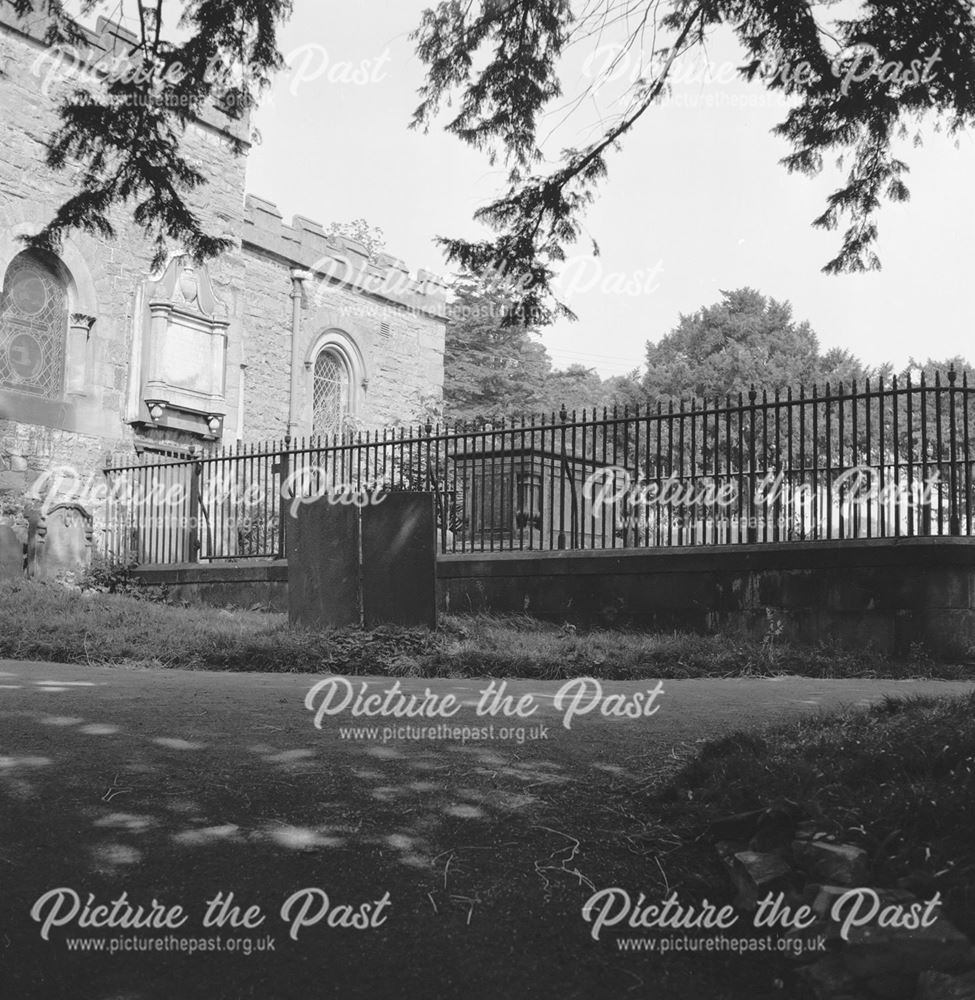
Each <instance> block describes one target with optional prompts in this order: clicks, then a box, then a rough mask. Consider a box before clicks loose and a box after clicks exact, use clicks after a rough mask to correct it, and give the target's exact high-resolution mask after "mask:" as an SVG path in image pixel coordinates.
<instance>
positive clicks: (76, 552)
mask: <svg viewBox="0 0 975 1000" xmlns="http://www.w3.org/2000/svg"><path fill="white" fill-rule="evenodd" d="M29 523H30V528H29V533H28V536H27V574H28V576H30V577H31V578H32V579H34V580H56V579H58V578H59V577H63V576H65V575H67V574H79V573H83V572H84V571H85V569H87V567H88V565H89V563H90V561H91V536H92V520H91V517H89V515H88V512H87V511H86V510H85V509H84V507H81V506H80V505H78V504H72V503H63V504H57V505H56V506H54V507H52V508H51V509H50V510H49V511H48V512H47V513H46V514H33V515H31V516H30V519H29Z"/></svg>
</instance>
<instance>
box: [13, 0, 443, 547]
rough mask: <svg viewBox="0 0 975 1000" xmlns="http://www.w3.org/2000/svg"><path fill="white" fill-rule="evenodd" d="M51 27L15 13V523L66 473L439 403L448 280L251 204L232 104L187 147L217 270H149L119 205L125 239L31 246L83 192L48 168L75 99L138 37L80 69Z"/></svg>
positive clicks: (86, 55) (185, 261)
mask: <svg viewBox="0 0 975 1000" xmlns="http://www.w3.org/2000/svg"><path fill="white" fill-rule="evenodd" d="M43 33H44V32H43V23H42V22H40V21H34V22H24V21H19V20H17V18H16V16H15V15H14V13H13V10H12V7H11V6H10V4H9V3H7V2H6V0H0V278H2V297H0V523H3V524H6V525H8V526H12V527H13V528H14V529H15V530H17V531H18V532H20V531H22V530H24V527H25V525H26V520H25V517H24V513H25V509H24V505H25V496H26V495H27V493H28V491H29V489H30V486H31V484H32V483H33V482H34V481H35V480H36V479H37V477H38V476H39V475H41V474H42V473H44V472H45V470H49V469H51V468H52V467H55V466H70V467H72V468H74V469H76V470H77V471H78V473H79V475H82V476H97V475H98V474H99V472H100V470H101V469H104V468H105V467H106V466H107V465H108V464H111V463H118V462H125V461H127V460H129V459H132V458H135V457H136V456H139V455H141V456H144V457H145V458H147V459H151V458H152V457H153V456H159V457H178V456H184V455H189V454H193V453H200V452H201V451H202V452H206V451H210V450H213V449H218V448H221V447H225V446H230V445H236V444H241V443H243V444H247V443H256V442H266V441H271V440H280V439H283V438H285V437H286V436H290V437H291V438H293V439H294V438H299V437H304V436H307V435H314V434H322V435H325V434H332V433H335V432H338V431H342V430H343V429H345V428H350V429H362V428H366V429H368V428H378V427H385V426H389V425H395V424H401V423H404V422H411V421H414V420H417V419H420V418H422V417H423V416H424V415H425V414H426V413H428V412H429V410H430V407H431V406H435V405H436V403H437V401H438V400H439V397H440V394H441V391H442V385H443V351H444V333H445V325H446V321H445V308H446V307H445V295H446V288H445V286H444V284H443V282H442V281H441V280H440V279H439V278H438V277H436V276H435V275H433V274H431V273H428V272H425V271H419V272H418V273H417V274H416V275H411V274H410V273H409V271H408V270H407V268H406V266H405V265H404V264H403V262H402V261H400V260H397V259H396V258H394V257H392V256H389V255H381V256H378V257H375V258H370V255H369V254H368V252H367V250H366V248H365V247H364V246H363V245H361V244H359V243H357V242H356V241H354V240H350V239H345V238H342V237H329V236H327V235H326V232H325V230H324V228H323V227H322V226H321V225H319V224H318V223H316V222H312V221H311V220H309V219H306V218H303V217H300V216H296V217H295V218H294V219H292V221H291V222H290V223H287V222H285V221H284V219H283V218H282V216H281V213H280V212H279V211H278V210H277V208H276V207H275V206H274V205H273V204H272V203H270V202H268V201H265V200H264V199H261V198H258V197H254V196H252V195H247V194H246V193H245V183H246V168H247V157H246V155H244V156H235V155H233V153H232V151H231V139H232V138H233V137H235V136H236V137H237V138H240V139H243V140H245V142H246V140H247V139H248V137H249V133H247V132H246V131H241V130H242V129H246V126H244V125H242V123H240V122H237V121H235V120H233V119H232V118H229V117H228V116H226V115H225V114H223V113H222V112H221V111H220V110H218V109H217V108H208V109H207V112H206V113H205V114H204V115H203V116H201V118H200V119H199V120H196V121H195V122H194V123H193V124H192V125H191V126H190V128H189V129H188V130H187V133H186V136H185V147H184V148H185V150H186V153H187V155H188V159H189V160H190V161H191V162H193V163H194V164H195V165H196V166H197V167H198V168H199V169H200V170H201V172H202V173H203V174H204V175H205V176H206V177H207V178H208V179H209V183H208V184H207V185H206V186H205V187H202V188H200V189H199V190H198V191H197V192H194V194H193V195H192V196H191V198H190V203H191V205H192V207H193V208H194V210H195V211H197V212H198V213H199V215H200V217H201V218H202V219H203V220H204V221H205V223H206V225H207V228H208V231H209V232H211V233H213V234H214V235H225V236H227V237H228V238H229V239H230V240H231V241H232V249H231V250H230V251H229V252H228V253H225V254H224V255H222V256H221V257H220V258H218V259H215V260H212V261H209V262H207V263H206V264H205V265H198V264H196V263H194V261H193V260H191V259H190V258H189V257H188V256H186V255H185V254H179V253H175V254H173V255H172V256H171V257H170V259H169V260H168V262H167V264H166V266H165V267H164V268H163V269H162V270H161V271H159V272H157V273H153V272H152V270H151V268H150V262H151V259H152V252H151V247H150V245H149V243H148V241H147V240H146V239H145V238H144V236H143V234H142V232H141V231H140V230H139V229H138V227H137V226H136V225H135V224H134V223H133V222H132V220H131V216H130V214H127V212H126V211H125V210H122V209H119V210H118V211H116V212H115V213H114V215H113V225H114V227H115V230H116V237H115V238H114V239H112V240H105V239H101V238H98V237H96V236H91V235H88V234H85V233H72V234H70V235H69V238H67V239H66V240H65V241H64V243H63V247H62V249H61V251H60V253H59V254H58V255H57V256H53V255H47V254H42V253H37V252H34V251H31V250H27V249H25V246H24V244H23V241H22V239H21V238H22V237H24V236H29V235H31V234H34V233H36V232H38V231H39V230H40V229H41V227H42V226H43V225H44V224H45V223H46V222H48V221H49V220H50V218H51V217H52V216H53V214H54V211H55V210H56V208H57V207H58V205H60V204H61V203H62V202H63V201H64V200H65V199H66V198H67V197H68V196H69V195H70V194H71V193H72V192H73V189H72V183H73V178H74V177H75V176H76V171H75V170H72V169H71V168H70V167H69V168H68V169H66V170H63V171H60V172H53V171H51V170H49V169H48V168H47V167H46V166H45V152H46V147H45V143H46V141H47V140H48V138H49V136H50V135H51V133H52V132H53V131H54V128H55V126H56V123H57V115H56V108H57V104H58V101H59V99H60V97H61V96H62V95H63V94H64V93H65V92H67V91H69V90H70V89H72V88H76V87H78V86H83V85H85V82H86V81H91V82H94V81H95V80H97V76H98V73H99V72H100V70H99V69H98V68H97V67H98V66H99V65H106V64H107V63H109V62H110V60H111V59H112V58H113V56H114V55H116V54H118V53H126V52H128V51H130V50H131V48H132V46H133V45H134V43H135V38H134V36H133V35H131V34H130V33H129V32H127V31H126V30H125V29H124V28H122V27H120V26H118V25H116V24H114V23H112V22H110V21H107V20H105V19H99V21H98V23H97V26H96V28H95V29H94V30H92V31H90V32H89V33H88V35H89V46H90V48H89V50H88V51H83V52H77V53H75V58H67V57H66V55H65V53H64V52H52V51H51V50H49V49H48V48H47V46H46V45H45V43H44V41H43ZM93 68H94V69H93ZM327 210H328V211H329V212H330V213H331V214H333V215H334V216H338V217H343V216H347V215H349V214H350V213H349V212H348V211H345V210H344V209H343V206H342V205H341V203H340V202H335V203H332V204H329V205H328V206H327ZM89 513H90V512H89ZM7 530H8V532H9V530H10V529H9V527H8V529H7Z"/></svg>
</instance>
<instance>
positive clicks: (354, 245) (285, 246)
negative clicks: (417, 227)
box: [243, 195, 447, 318]
mask: <svg viewBox="0 0 975 1000" xmlns="http://www.w3.org/2000/svg"><path fill="white" fill-rule="evenodd" d="M243 242H244V245H245V246H247V245H249V246H251V247H254V248H256V249H257V250H260V251H263V252H264V253H267V254H270V255H273V256H275V257H277V258H280V259H282V260H284V261H286V262H288V263H289V264H291V265H292V266H294V267H296V268H300V269H301V270H305V271H311V272H312V273H313V274H314V275H315V276H316V277H317V278H319V279H320V280H323V281H328V282H331V283H334V284H337V285H343V286H346V287H348V288H352V289H355V290H356V291H359V292H363V293H365V294H367V295H370V296H375V297H377V298H380V299H383V300H385V301H388V302H392V303H395V304H396V305H399V306H402V307H404V308H407V309H413V310H416V311H418V312H423V313H428V314H431V315H434V316H437V317H440V318H443V317H444V316H445V315H446V297H447V285H446V282H445V281H444V280H443V278H442V277H440V276H439V275H436V274H433V273H432V272H430V271H424V270H420V271H417V273H416V275H415V276H413V275H411V274H410V271H409V269H408V268H407V266H406V264H404V263H403V261H401V260H399V259H398V258H396V257H393V256H391V255H390V254H380V255H379V256H378V257H377V259H376V260H375V261H370V260H369V252H368V250H367V249H366V247H365V246H364V245H363V244H362V243H359V242H358V241H356V240H352V239H349V238H348V237H344V236H329V235H328V234H326V232H325V229H324V227H323V226H322V225H321V224H320V223H318V222H313V221H312V220H311V219H306V218H304V216H301V215H296V216H294V217H293V218H292V220H291V225H288V224H287V223H286V222H285V221H284V218H283V217H282V215H281V213H280V212H279V211H278V208H277V206H276V205H275V204H274V203H273V202H270V201H266V200H265V199H263V198H258V197H256V196H255V195H248V196H247V199H246V202H245V205H244V230H243Z"/></svg>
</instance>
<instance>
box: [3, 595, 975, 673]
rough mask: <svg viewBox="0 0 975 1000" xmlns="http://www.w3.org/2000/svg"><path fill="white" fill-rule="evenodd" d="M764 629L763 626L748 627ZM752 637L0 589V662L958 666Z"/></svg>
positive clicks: (630, 668) (822, 669)
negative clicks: (313, 612) (427, 620)
mask: <svg viewBox="0 0 975 1000" xmlns="http://www.w3.org/2000/svg"><path fill="white" fill-rule="evenodd" d="M760 624H761V625H762V626H764V623H760ZM759 631H760V635H759V636H758V637H748V636H745V635H739V634H714V635H709V636H699V635H691V634H685V633H652V632H647V631H637V630H628V629H623V628H593V629H583V628H578V629H577V628H575V627H573V626H571V625H560V624H558V623H550V622H541V621H539V620H537V619H532V618H529V617H527V616H508V617H488V616H449V617H445V618H444V619H443V620H442V624H441V626H440V627H439V628H438V629H436V630H428V629H422V628H399V627H382V628H378V629H374V630H372V631H362V630H359V629H354V628H347V629H334V630H327V631H309V630H304V629H292V628H290V627H289V625H288V621H287V616H286V615H283V614H275V613H269V612H264V611H258V610H239V609H222V610H221V609H216V608H210V607H201V606H193V607H187V606H183V605H179V604H173V603H164V602H162V601H158V600H148V599H145V598H144V597H138V596H131V595H120V594H106V593H99V592H91V591H87V592H85V591H79V590H66V589H64V588H63V587H61V586H58V585H56V584H41V583H34V582H16V583H4V584H0V657H4V658H8V659H24V660H47V661H53V662H68V663H91V664H96V663H98V664H113V663H114V664H119V665H129V666H139V665H141V666H164V667H181V668H188V669H211V670H242V671H278V672H282V671H284V672H289V671H290V672H307V673H322V672H341V673H348V674H373V675H389V676H403V677H423V676H429V677H484V676H492V677H525V678H537V679H548V680H558V679H561V678H568V677H577V676H590V677H599V678H603V679H617V680H626V679H638V678H644V677H656V678H678V677H687V678H692V677H745V676H782V675H790V674H792V675H800V676H806V677H837V678H838V677H861V678H866V677H890V678H914V677H937V678H944V679H952V680H954V679H966V678H968V677H971V676H973V674H975V669H973V666H972V664H969V663H967V662H945V663H942V662H937V661H936V660H935V659H934V658H933V657H932V656H930V655H929V653H928V652H927V651H926V650H924V649H922V648H914V649H912V651H911V655H910V656H909V657H907V658H902V659H895V658H892V657H889V656H886V655H883V654H881V653H879V652H877V651H874V650H870V649H865V650H859V651H844V650H840V649H836V648H831V647H829V646H826V645H819V646H815V647H807V646H792V645H789V644H788V643H784V642H782V641H781V638H780V636H779V635H778V632H777V631H776V629H774V628H764V633H763V634H762V632H763V629H762V627H760V629H759Z"/></svg>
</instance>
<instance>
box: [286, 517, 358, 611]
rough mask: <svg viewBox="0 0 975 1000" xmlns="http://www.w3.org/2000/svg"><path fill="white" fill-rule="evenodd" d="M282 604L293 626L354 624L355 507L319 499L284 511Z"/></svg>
mask: <svg viewBox="0 0 975 1000" xmlns="http://www.w3.org/2000/svg"><path fill="white" fill-rule="evenodd" d="M285 516H286V517H288V526H287V539H288V542H287V549H288V605H289V618H290V621H291V623H292V624H293V625H301V626H303V627H305V628H330V627H333V626H339V625H358V624H359V623H360V614H359V511H358V509H357V508H356V507H352V506H342V505H341V504H330V503H329V502H328V500H327V499H325V498H322V499H318V500H315V501H313V502H312V503H308V504H303V505H302V506H301V507H299V508H298V511H297V517H294V518H292V517H291V516H290V515H288V514H287V513H286V514H285Z"/></svg>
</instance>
